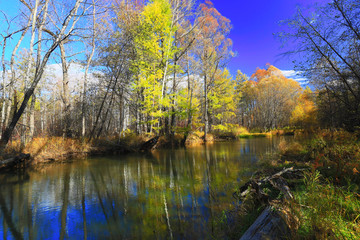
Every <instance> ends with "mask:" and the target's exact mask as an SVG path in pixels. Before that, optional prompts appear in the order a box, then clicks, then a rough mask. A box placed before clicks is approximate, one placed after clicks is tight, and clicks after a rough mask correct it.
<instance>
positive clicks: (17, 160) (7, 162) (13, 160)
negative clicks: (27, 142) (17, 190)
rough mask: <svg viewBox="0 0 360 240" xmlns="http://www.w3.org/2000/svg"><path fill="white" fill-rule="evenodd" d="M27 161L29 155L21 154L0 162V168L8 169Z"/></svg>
mask: <svg viewBox="0 0 360 240" xmlns="http://www.w3.org/2000/svg"><path fill="white" fill-rule="evenodd" d="M28 159H30V154H24V153H22V154H20V155H18V156H16V157H13V158H9V159H5V160H3V161H0V168H3V167H10V166H13V165H16V164H18V163H21V162H23V161H25V160H28Z"/></svg>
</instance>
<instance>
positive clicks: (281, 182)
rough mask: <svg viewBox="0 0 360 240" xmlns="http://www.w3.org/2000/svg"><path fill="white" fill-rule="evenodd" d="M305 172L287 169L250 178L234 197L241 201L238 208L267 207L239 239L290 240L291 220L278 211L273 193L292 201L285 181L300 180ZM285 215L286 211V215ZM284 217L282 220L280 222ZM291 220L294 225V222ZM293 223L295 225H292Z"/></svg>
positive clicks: (275, 196)
mask: <svg viewBox="0 0 360 240" xmlns="http://www.w3.org/2000/svg"><path fill="white" fill-rule="evenodd" d="M304 170H305V169H294V168H286V169H283V170H282V171H280V172H277V173H275V174H272V175H270V176H266V177H260V176H259V175H258V174H255V176H257V177H256V178H255V177H253V178H252V179H251V180H249V181H248V182H247V183H245V184H244V185H243V186H242V187H240V189H239V190H238V191H237V192H236V193H234V194H235V196H234V197H235V198H238V199H239V200H240V201H241V205H240V206H241V207H242V208H245V212H246V210H247V209H246V208H247V207H248V206H250V208H251V206H267V207H266V208H265V210H264V211H263V212H262V213H261V215H260V216H259V217H258V218H257V219H256V221H255V222H254V223H253V224H252V225H251V226H250V228H249V229H248V230H247V231H246V232H245V234H244V235H243V236H242V237H241V239H256V240H258V239H290V238H291V236H290V234H291V230H290V227H289V226H290V225H292V224H293V223H294V221H295V220H294V219H292V218H291V216H290V215H288V214H287V213H285V215H284V211H283V210H284V209H281V208H279V206H280V205H282V204H279V203H278V202H282V200H278V199H277V195H274V192H273V193H272V194H269V193H271V192H272V191H279V192H281V193H282V194H283V196H284V199H286V200H291V199H293V195H292V193H291V190H290V188H289V186H288V182H287V180H290V179H300V178H301V177H303V172H304ZM285 212H286V211H285ZM283 217H284V218H283ZM293 220H294V221H293ZM295 222H296V221H295Z"/></svg>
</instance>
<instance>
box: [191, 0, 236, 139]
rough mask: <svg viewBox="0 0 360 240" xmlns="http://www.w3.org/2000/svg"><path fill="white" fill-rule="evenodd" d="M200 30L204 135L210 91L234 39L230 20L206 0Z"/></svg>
mask: <svg viewBox="0 0 360 240" xmlns="http://www.w3.org/2000/svg"><path fill="white" fill-rule="evenodd" d="M199 9H200V10H199V12H200V13H199V17H198V19H197V22H198V23H199V30H198V35H197V38H196V40H197V42H196V45H197V48H196V52H197V59H198V62H199V64H200V66H201V67H200V69H201V74H200V75H201V76H202V77H203V85H204V93H203V94H204V111H203V112H204V124H205V126H204V133H205V135H204V137H205V140H206V135H207V133H208V132H209V99H208V93H209V90H210V88H211V85H212V82H213V81H214V78H215V74H216V73H217V71H219V69H221V68H222V67H224V64H225V63H226V60H227V59H229V57H231V56H232V51H231V46H232V41H231V39H229V38H228V34H229V32H230V29H231V24H230V20H229V19H227V18H226V17H224V16H222V15H221V13H220V12H219V11H218V10H217V9H216V8H215V7H214V5H213V3H212V2H211V1H209V0H206V1H205V3H202V4H200V6H199Z"/></svg>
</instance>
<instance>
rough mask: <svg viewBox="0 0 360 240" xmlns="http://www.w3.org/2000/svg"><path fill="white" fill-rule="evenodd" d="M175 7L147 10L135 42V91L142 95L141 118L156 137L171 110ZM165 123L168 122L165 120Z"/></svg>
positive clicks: (162, 2)
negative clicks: (169, 86) (168, 85)
mask: <svg viewBox="0 0 360 240" xmlns="http://www.w3.org/2000/svg"><path fill="white" fill-rule="evenodd" d="M172 18H173V14H172V10H171V5H170V3H169V2H168V1H167V0H154V1H153V2H150V3H149V4H148V5H146V6H145V7H144V10H143V12H142V13H141V16H140V25H139V28H138V30H137V33H136V35H135V38H134V43H135V49H136V56H137V58H136V59H135V61H134V62H133V69H134V71H135V72H136V75H137V82H136V84H135V89H136V91H137V92H138V93H139V95H140V97H139V100H140V101H139V102H140V104H141V114H144V115H145V121H144V123H145V124H146V125H148V131H149V132H150V133H152V131H153V128H154V126H155V125H157V129H158V130H160V126H161V124H160V121H161V118H163V117H165V111H164V110H165V108H168V107H169V106H170V101H169V97H168V95H167V92H166V83H167V80H168V74H169V70H171V68H172V65H171V64H170V63H169V60H170V59H172V58H173V55H174V53H175V52H176V48H175V47H174V45H173V35H174V25H173V21H172ZM163 122H165V120H163Z"/></svg>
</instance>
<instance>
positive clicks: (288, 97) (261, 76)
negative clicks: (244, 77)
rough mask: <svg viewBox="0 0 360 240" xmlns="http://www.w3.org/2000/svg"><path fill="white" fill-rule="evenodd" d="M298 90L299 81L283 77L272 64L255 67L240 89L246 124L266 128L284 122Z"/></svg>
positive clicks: (292, 108)
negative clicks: (245, 113) (242, 94)
mask: <svg viewBox="0 0 360 240" xmlns="http://www.w3.org/2000/svg"><path fill="white" fill-rule="evenodd" d="M300 91H301V87H300V85H299V83H298V82H296V81H294V80H292V79H288V78H286V77H285V76H284V75H283V74H282V73H281V71H280V70H279V69H277V68H276V67H274V66H272V65H267V69H257V70H256V72H255V73H254V74H253V75H252V76H251V78H250V80H249V85H248V86H247V87H246V88H245V92H244V95H245V96H247V98H248V99H247V100H245V101H246V102H247V103H248V104H249V107H248V108H249V111H250V112H249V113H248V114H249V115H250V121H251V123H250V127H252V128H255V127H256V128H260V129H263V130H264V131H266V130H270V129H273V128H277V127H284V126H286V125H288V124H289V121H290V117H291V114H292V112H293V110H294V108H295V106H296V101H297V99H298V96H299V94H300Z"/></svg>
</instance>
